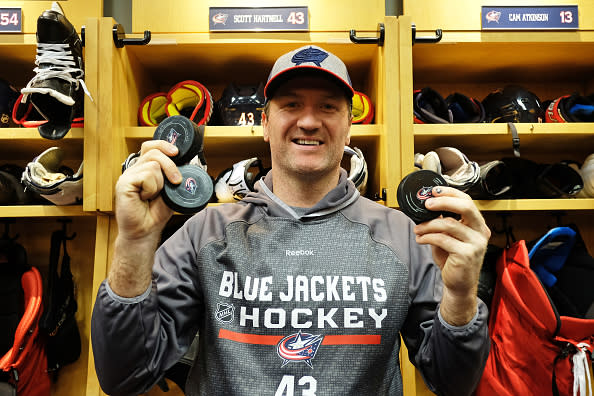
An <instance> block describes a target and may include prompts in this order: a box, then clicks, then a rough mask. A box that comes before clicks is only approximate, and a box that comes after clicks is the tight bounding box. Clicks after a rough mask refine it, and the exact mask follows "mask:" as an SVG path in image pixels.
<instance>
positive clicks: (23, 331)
mask: <svg viewBox="0 0 594 396" xmlns="http://www.w3.org/2000/svg"><path fill="white" fill-rule="evenodd" d="M21 284H22V286H23V292H24V293H23V295H24V302H25V304H24V306H25V310H24V314H23V316H22V318H21V320H20V322H19V325H18V327H17V329H16V332H15V338H14V344H13V346H12V348H10V350H8V352H6V354H5V355H4V356H3V357H2V358H1V359H0V372H1V376H2V378H3V380H6V381H5V382H4V384H2V386H1V387H0V391H1V392H4V393H0V395H2V396H4V395H14V394H15V393H14V390H15V389H16V395H18V396H49V395H50V379H49V376H48V373H47V359H46V355H45V344H44V343H43V340H42V338H41V337H39V327H38V322H39V318H40V316H41V300H42V296H43V284H42V281H41V275H40V274H39V271H38V270H37V268H35V267H31V269H29V270H28V271H27V272H25V273H24V274H23V276H22V277H21Z"/></svg>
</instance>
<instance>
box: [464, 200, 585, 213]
mask: <svg viewBox="0 0 594 396" xmlns="http://www.w3.org/2000/svg"><path fill="white" fill-rule="evenodd" d="M474 202H475V203H476V206H477V207H478V208H479V209H480V210H481V211H493V212H495V211H542V210H544V211H546V210H552V211H582V210H586V211H592V210H593V209H594V198H567V199H510V200H493V201H487V200H478V201H474Z"/></svg>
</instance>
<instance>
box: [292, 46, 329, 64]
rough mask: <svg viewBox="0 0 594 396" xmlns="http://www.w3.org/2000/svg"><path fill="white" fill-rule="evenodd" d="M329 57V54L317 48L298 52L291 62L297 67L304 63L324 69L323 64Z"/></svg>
mask: <svg viewBox="0 0 594 396" xmlns="http://www.w3.org/2000/svg"><path fill="white" fill-rule="evenodd" d="M327 57H328V53H327V52H325V51H322V50H319V49H317V48H312V47H309V48H306V49H304V50H301V51H299V52H297V53H296V54H295V55H293V57H292V58H291V62H293V63H294V64H295V66H299V65H300V64H302V63H308V62H310V63H314V64H315V65H316V66H319V67H322V62H324V61H325V60H326V58H327Z"/></svg>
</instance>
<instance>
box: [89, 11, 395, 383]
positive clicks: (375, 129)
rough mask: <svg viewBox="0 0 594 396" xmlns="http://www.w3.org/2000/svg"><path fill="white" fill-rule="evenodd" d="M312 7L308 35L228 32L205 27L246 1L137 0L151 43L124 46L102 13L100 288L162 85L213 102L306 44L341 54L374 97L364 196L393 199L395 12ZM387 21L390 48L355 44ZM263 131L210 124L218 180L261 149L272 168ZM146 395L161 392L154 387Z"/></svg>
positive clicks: (137, 27)
mask: <svg viewBox="0 0 594 396" xmlns="http://www.w3.org/2000/svg"><path fill="white" fill-rule="evenodd" d="M211 3H212V4H211ZM339 3H340V4H339ZM283 5H285V3H280V4H279V3H278V2H267V1H259V2H250V6H251V7H258V6H283ZM286 5H291V4H286ZM305 5H307V6H308V9H309V18H310V29H309V31H307V32H294V33H292V32H275V31H271V32H228V33H222V32H209V31H208V7H209V6H217V7H218V6H245V5H244V4H243V3H237V2H235V3H232V2H222V4H221V3H216V4H214V2H194V1H183V2H179V3H177V4H176V7H171V6H170V5H169V4H165V3H163V2H159V1H134V2H133V33H131V34H128V35H127V38H131V39H140V38H142V37H143V32H144V31H145V30H149V31H151V40H150V42H149V43H148V44H147V45H125V46H124V47H123V48H116V47H115V46H114V44H113V41H112V32H113V29H114V25H116V24H117V21H115V20H113V19H111V18H102V19H100V20H99V28H98V31H99V37H98V38H97V41H98V44H97V45H98V52H99V56H98V58H99V61H98V64H99V66H98V73H99V74H100V79H99V88H98V91H99V96H98V103H97V106H98V108H99V109H100V110H99V114H100V117H99V119H98V121H97V125H98V127H97V128H98V130H99V131H101V133H100V134H98V135H97V144H98V159H97V161H98V163H100V164H101V172H98V174H97V178H98V179H97V185H98V191H97V208H98V210H99V211H100V212H101V213H102V214H104V215H105V216H103V215H102V216H99V218H98V234H99V227H101V232H102V233H104V234H103V235H101V237H100V236H99V235H98V236H97V246H98V247H99V246H100V242H99V241H100V240H101V246H102V248H106V249H108V250H107V252H105V253H103V252H99V251H98V250H97V253H96V262H95V277H94V280H93V287H94V289H95V291H96V288H97V287H98V285H99V283H100V282H101V280H102V279H101V277H103V278H104V277H105V275H106V273H107V269H108V267H109V262H110V258H111V255H112V252H111V248H110V242H112V241H113V239H114V238H115V236H116V234H117V225H116V224H115V223H116V222H115V217H114V216H113V209H114V205H113V197H114V186H115V182H116V180H117V178H118V177H119V175H120V174H121V169H122V162H123V161H124V160H125V159H126V157H127V156H128V155H129V154H130V153H134V152H137V151H138V150H139V149H140V145H141V143H142V142H143V141H145V140H149V139H151V138H152V136H153V133H154V130H155V128H154V127H145V126H139V123H138V120H137V111H138V107H139V105H140V103H141V101H142V100H143V98H145V97H146V96H147V95H149V94H151V93H155V92H168V90H169V89H170V88H171V87H172V86H173V85H174V84H176V83H178V82H180V81H184V80H195V81H198V82H200V83H201V84H203V85H204V86H205V87H206V88H207V89H208V90H209V91H210V93H211V94H212V97H213V100H214V101H216V100H218V99H219V98H220V97H221V95H222V92H223V90H224V89H225V87H226V86H227V85H228V84H230V83H235V84H257V83H258V82H266V79H267V77H268V73H269V71H270V69H271V68H272V65H273V63H274V61H275V59H276V58H277V57H278V56H280V55H281V54H283V53H285V52H287V51H290V50H292V49H295V48H298V47H300V46H303V45H307V44H312V45H318V46H321V47H323V48H325V49H327V50H329V51H331V52H333V53H335V54H336V55H338V56H339V57H340V58H342V59H343V60H344V62H345V63H346V65H347V67H348V68H349V73H350V77H351V80H352V81H353V85H354V88H355V89H356V90H359V91H361V92H363V93H365V94H367V95H368V96H369V97H370V98H371V100H372V102H373V103H374V105H375V120H374V122H373V123H372V124H368V125H353V127H352V129H351V146H355V147H358V148H360V149H361V150H362V151H363V153H364V155H365V158H366V161H367V164H368V168H369V173H370V174H369V181H368V194H367V195H368V196H370V197H376V196H377V197H380V198H381V197H382V191H384V190H385V191H386V192H387V193H386V194H385V195H384V197H386V198H387V201H386V202H385V203H388V204H389V205H390V206H396V194H395V191H396V185H397V183H398V180H399V179H400V162H399V160H398V155H394V153H395V152H396V150H395V147H396V145H397V144H398V142H397V140H398V122H399V118H398V117H399V116H398V109H399V97H398V95H395V94H394V92H398V86H397V84H398V83H399V80H398V78H397V74H391V75H388V74H387V73H386V71H387V70H397V69H398V67H399V66H398V41H397V37H398V22H397V19H396V18H385V17H384V14H385V11H384V2H383V1H379V0H374V1H372V2H371V3H366V4H364V5H363V4H360V3H356V2H352V4H351V2H349V3H348V4H346V5H345V4H344V2H331V4H326V3H323V4H322V3H319V2H314V1H307V2H306V4H305ZM337 15H338V16H337ZM329 16H332V17H329ZM380 23H381V25H382V27H383V28H384V29H385V37H386V39H385V41H384V42H383V43H382V44H383V45H378V44H377V43H374V44H355V43H353V42H352V41H351V40H350V38H349V33H350V29H355V30H356V34H357V36H359V37H369V38H376V37H379V29H380ZM388 37H389V39H388ZM388 87H389V89H388ZM262 136H263V135H262V127H261V126H245V127H239V126H233V127H230V126H212V125H207V126H206V128H205V138H204V154H205V157H206V160H207V163H208V173H209V175H211V176H212V177H213V178H215V177H216V176H217V175H218V174H219V173H220V172H221V171H222V170H224V169H226V168H228V167H230V166H231V165H233V164H234V163H235V162H238V161H240V160H242V159H246V158H250V157H254V156H257V157H259V158H261V159H262V160H263V162H264V164H265V166H269V165H270V159H269V151H268V146H267V144H266V143H265V142H264V141H263V138H262ZM388 164H391V166H388ZM390 202H391V204H390ZM176 216H179V215H176ZM99 224H101V226H100V225H99ZM103 243H104V245H103ZM88 366H89V375H88V377H89V378H88V383H87V395H102V394H103V393H102V391H101V389H100V387H99V385H98V383H97V379H96V376H94V375H92V370H94V368H93V367H92V358H90V359H89V365H88ZM149 394H150V395H157V394H162V392H161V391H160V390H159V389H158V388H157V387H155V388H153V389H152V390H151V391H150V392H149ZM165 394H173V395H176V394H177V393H175V392H170V393H165Z"/></svg>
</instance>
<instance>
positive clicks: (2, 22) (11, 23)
mask: <svg viewBox="0 0 594 396" xmlns="http://www.w3.org/2000/svg"><path fill="white" fill-rule="evenodd" d="M22 30H23V14H22V11H21V9H20V8H0V33H20V32H21V31H22Z"/></svg>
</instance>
